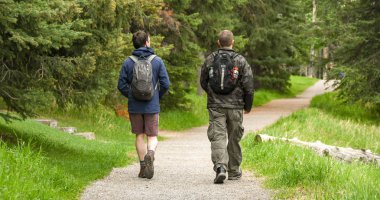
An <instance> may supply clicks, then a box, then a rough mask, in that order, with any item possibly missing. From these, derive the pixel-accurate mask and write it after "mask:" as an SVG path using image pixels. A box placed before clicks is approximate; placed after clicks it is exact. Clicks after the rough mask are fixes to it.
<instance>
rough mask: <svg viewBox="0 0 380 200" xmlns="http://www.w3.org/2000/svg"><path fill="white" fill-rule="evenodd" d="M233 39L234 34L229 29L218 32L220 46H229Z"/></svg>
mask: <svg viewBox="0 0 380 200" xmlns="http://www.w3.org/2000/svg"><path fill="white" fill-rule="evenodd" d="M233 40H234V34H233V33H232V32H231V31H229V30H224V31H221V32H220V33H219V44H220V46H221V47H229V46H231V45H232V41H233Z"/></svg>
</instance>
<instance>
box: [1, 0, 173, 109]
mask: <svg viewBox="0 0 380 200" xmlns="http://www.w3.org/2000/svg"><path fill="white" fill-rule="evenodd" d="M160 2H161V1H159V0H156V1H138V2H136V1H134V2H129V1H114V0H112V1H111V0H98V1H96V3H94V2H93V1H86V0H84V1H73V0H66V1H40V0H33V1H28V2H25V1H16V2H15V1H11V0H7V1H2V2H1V3H0V4H1V8H0V9H1V14H0V15H1V16H0V18H1V20H0V29H1V32H0V34H1V35H0V36H1V37H0V43H1V44H2V47H3V48H2V49H1V50H0V62H1V63H0V72H1V78H0V82H1V84H0V96H1V97H2V98H3V99H4V101H5V102H6V104H7V105H8V107H10V108H11V109H13V110H15V111H17V112H19V113H21V114H22V115H23V116H26V115H30V114H33V111H35V110H36V109H34V106H35V104H36V103H39V102H40V101H43V102H44V103H48V104H50V105H43V107H45V109H46V108H56V107H60V108H63V107H65V106H67V105H68V104H74V105H76V106H78V107H84V106H91V105H97V104H99V103H104V101H105V97H106V95H108V94H110V93H112V91H115V85H116V81H117V74H118V71H119V69H120V65H121V63H122V61H123V59H125V57H126V55H128V54H130V52H131V51H132V45H131V44H130V43H131V42H130V41H131V34H130V33H129V32H130V31H131V30H132V27H133V28H134V29H140V28H144V26H151V25H152V24H155V23H157V22H158V21H159V17H158V14H157V11H158V10H159V9H160ZM143 19H144V20H145V21H144V20H143ZM126 33H127V34H126ZM159 37H160V36H158V38H159ZM153 39H155V37H153ZM127 43H129V44H127ZM160 48H161V47H160V46H159V49H158V52H160V51H163V52H165V51H166V52H167V51H168V49H167V48H165V47H162V50H161V49H160ZM44 93H47V97H49V98H50V99H51V98H53V100H50V99H49V98H48V99H49V101H46V100H45V97H46V96H45V95H44ZM31 98H33V100H32V101H30V99H31Z"/></svg>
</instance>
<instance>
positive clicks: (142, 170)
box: [138, 166, 146, 178]
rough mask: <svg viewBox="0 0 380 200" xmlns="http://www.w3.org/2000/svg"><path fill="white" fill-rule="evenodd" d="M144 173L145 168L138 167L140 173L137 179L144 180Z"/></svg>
mask: <svg viewBox="0 0 380 200" xmlns="http://www.w3.org/2000/svg"><path fill="white" fill-rule="evenodd" d="M144 171H145V166H141V167H140V172H139V175H138V177H139V178H146V176H145V173H144Z"/></svg>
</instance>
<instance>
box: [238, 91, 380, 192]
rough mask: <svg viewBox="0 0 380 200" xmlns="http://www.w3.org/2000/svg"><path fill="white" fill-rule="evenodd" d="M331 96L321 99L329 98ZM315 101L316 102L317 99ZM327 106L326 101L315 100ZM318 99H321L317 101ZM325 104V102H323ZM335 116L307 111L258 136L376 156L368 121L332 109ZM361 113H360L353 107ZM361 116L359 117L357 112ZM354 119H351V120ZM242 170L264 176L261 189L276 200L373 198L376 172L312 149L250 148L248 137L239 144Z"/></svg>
mask: <svg viewBox="0 0 380 200" xmlns="http://www.w3.org/2000/svg"><path fill="white" fill-rule="evenodd" d="M329 95H331V94H327V96H329ZM318 98H319V99H318ZM317 99H318V100H317V101H318V102H319V103H322V104H324V105H325V104H329V103H330V101H327V100H328V98H326V97H317ZM321 99H322V100H321ZM324 101H327V102H324ZM334 109H335V110H336V112H326V111H324V110H321V109H317V108H309V109H305V110H302V111H299V112H296V113H294V114H292V115H291V116H289V117H287V118H283V119H281V120H279V121H278V122H277V123H275V124H274V125H272V126H270V127H268V128H266V129H265V130H262V131H260V133H265V134H268V135H273V136H280V137H288V138H292V137H297V138H299V139H300V140H303V141H311V142H312V141H316V140H320V141H322V142H324V143H326V144H330V145H337V146H349V147H353V148H358V149H361V148H365V149H371V150H372V151H373V152H376V153H380V135H379V134H378V133H379V130H380V126H379V125H375V124H373V123H372V122H371V121H372V118H368V119H362V120H360V121H356V120H353V119H350V118H349V117H344V118H342V117H341V116H340V114H335V113H341V111H344V110H345V109H346V107H345V106H344V105H336V107H335V108H334ZM355 109H356V110H357V111H359V112H362V111H363V110H362V109H363V108H360V107H357V108H355ZM363 113H364V112H363ZM353 118H354V119H355V117H353ZM242 145H243V152H244V156H245V161H244V163H243V166H244V167H245V168H246V169H252V170H253V169H254V170H255V171H256V172H257V173H258V174H259V175H263V176H266V177H267V178H266V179H267V181H266V185H267V186H268V187H270V188H275V189H277V190H279V191H280V192H279V193H278V194H277V197H278V198H304V199H311V198H312V199H315V198H316V199H378V198H379V197H380V190H379V187H378V186H379V185H380V167H379V166H375V165H371V164H363V163H360V162H354V163H351V164H349V163H345V162H341V161H338V160H335V159H333V158H328V157H320V156H318V155H317V154H316V153H314V152H313V151H312V150H309V149H307V148H301V147H297V146H294V145H291V144H288V143H285V142H269V143H262V144H256V143H255V142H254V135H253V134H251V135H248V136H247V137H246V138H245V139H244V140H243V142H242Z"/></svg>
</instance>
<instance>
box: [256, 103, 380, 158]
mask: <svg viewBox="0 0 380 200" xmlns="http://www.w3.org/2000/svg"><path fill="white" fill-rule="evenodd" d="M260 133H265V134H268V135H272V136H278V137H287V138H293V137H297V138H298V139H300V140H303V141H309V142H313V141H317V140H319V141H321V142H323V143H325V144H329V145H335V146H342V147H352V148H357V149H362V148H365V149H370V150H371V151H373V152H377V153H380V134H379V133H380V126H376V125H369V124H362V123H358V122H355V121H352V120H342V119H339V118H336V117H334V116H332V115H330V114H328V113H325V112H323V111H321V110H319V109H316V108H309V109H305V110H301V111H298V112H296V113H293V114H292V115H291V116H289V117H287V118H283V119H281V120H279V121H277V122H276V123H275V124H274V125H272V126H270V127H268V128H267V129H265V130H263V131H260Z"/></svg>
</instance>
